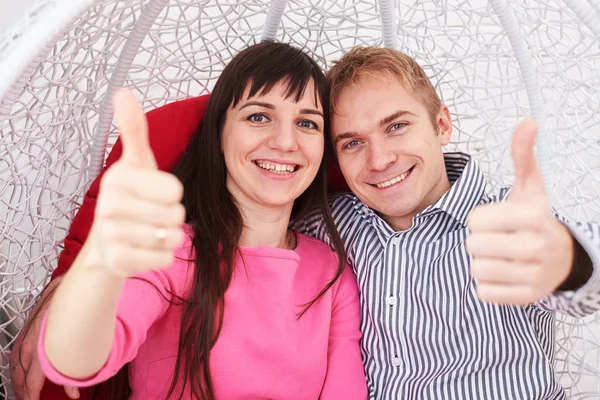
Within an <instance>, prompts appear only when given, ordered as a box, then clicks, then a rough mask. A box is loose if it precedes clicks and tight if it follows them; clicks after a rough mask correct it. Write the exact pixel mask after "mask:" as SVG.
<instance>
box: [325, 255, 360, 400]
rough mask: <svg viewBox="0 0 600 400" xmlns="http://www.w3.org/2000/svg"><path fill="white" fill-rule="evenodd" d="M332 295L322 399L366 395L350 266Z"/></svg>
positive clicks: (353, 399) (354, 398)
mask: <svg viewBox="0 0 600 400" xmlns="http://www.w3.org/2000/svg"><path fill="white" fill-rule="evenodd" d="M338 283H339V286H338V288H337V291H336V293H335V295H334V298H333V302H334V303H333V308H332V316H331V328H330V331H329V350H328V360H327V376H326V377H325V384H324V385H323V390H322V391H321V396H320V399H321V400H330V399H347V400H365V399H367V398H368V394H367V383H366V378H365V371H364V367H363V363H362V358H361V355H360V344H359V341H360V338H361V332H360V304H359V301H358V287H357V284H356V278H355V276H354V273H353V272H352V270H351V269H350V267H348V266H347V267H346V269H345V271H344V273H343V274H342V276H341V277H340V280H339V282H338Z"/></svg>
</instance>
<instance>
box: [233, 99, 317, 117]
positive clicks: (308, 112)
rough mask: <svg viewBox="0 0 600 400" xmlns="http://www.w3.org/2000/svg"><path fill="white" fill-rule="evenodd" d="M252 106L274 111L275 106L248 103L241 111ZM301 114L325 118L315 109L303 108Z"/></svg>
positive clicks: (259, 102) (262, 103)
mask: <svg viewBox="0 0 600 400" xmlns="http://www.w3.org/2000/svg"><path fill="white" fill-rule="evenodd" d="M250 106H259V107H264V108H268V109H270V110H274V109H275V106H274V105H273V104H271V103H265V102H262V101H254V100H251V101H248V102H247V103H244V105H243V106H241V107H240V108H239V109H240V110H242V109H244V108H246V107H250ZM300 113H301V114H315V115H319V116H320V117H321V118H323V119H324V118H325V116H324V115H323V113H322V112H321V111H319V110H316V109H314V108H303V109H301V110H300Z"/></svg>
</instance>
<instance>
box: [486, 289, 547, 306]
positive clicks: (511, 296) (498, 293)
mask: <svg viewBox="0 0 600 400" xmlns="http://www.w3.org/2000/svg"><path fill="white" fill-rule="evenodd" d="M477 296H478V297H479V299H480V300H482V301H485V302H488V303H497V304H510V305H519V306H526V305H528V304H531V303H533V302H534V301H536V300H537V299H538V298H539V297H540V294H539V293H538V292H537V291H536V290H535V289H534V288H532V287H531V286H527V285H503V284H479V283H478V284H477Z"/></svg>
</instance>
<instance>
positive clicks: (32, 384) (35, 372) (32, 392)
mask: <svg viewBox="0 0 600 400" xmlns="http://www.w3.org/2000/svg"><path fill="white" fill-rule="evenodd" d="M45 381H46V377H45V376H44V372H42V367H41V366H40V363H39V362H38V361H37V360H35V361H33V362H32V363H31V365H30V367H29V370H28V371H27V377H26V378H25V399H27V400H39V399H40V393H41V392H42V388H43V387H44V382H45Z"/></svg>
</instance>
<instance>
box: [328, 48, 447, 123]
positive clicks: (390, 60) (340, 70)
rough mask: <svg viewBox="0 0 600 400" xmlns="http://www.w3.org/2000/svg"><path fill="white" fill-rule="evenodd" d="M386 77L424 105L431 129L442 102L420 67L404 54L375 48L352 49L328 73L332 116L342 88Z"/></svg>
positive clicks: (435, 121)
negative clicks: (364, 79)
mask: <svg viewBox="0 0 600 400" xmlns="http://www.w3.org/2000/svg"><path fill="white" fill-rule="evenodd" d="M385 75H388V76H391V77H393V78H396V79H398V81H399V82H400V84H401V85H402V86H403V87H404V89H406V91H407V92H408V93H409V94H410V95H411V96H413V97H414V98H415V99H417V101H419V102H420V103H421V104H422V105H423V106H425V108H426V110H427V113H428V114H429V117H430V118H431V122H432V123H433V126H437V116H438V113H439V111H440V106H441V101H440V98H439V96H438V95H437V93H436V91H435V89H434V87H433V84H432V83H431V81H430V80H429V78H428V77H427V75H426V74H425V71H424V70H423V68H421V66H420V65H419V64H418V63H417V62H416V61H415V60H414V59H413V58H411V57H409V56H407V55H406V54H404V53H401V52H399V51H397V50H392V49H386V48H381V47H374V46H370V47H362V46H359V47H354V48H353V49H352V50H350V51H349V52H348V53H346V54H345V55H344V56H343V57H342V58H341V59H339V60H338V61H336V62H335V63H334V65H333V67H332V68H331V69H330V70H329V71H328V72H327V74H326V76H327V82H328V83H329V88H330V95H329V99H330V107H331V111H332V113H334V112H335V111H336V101H337V99H338V97H339V95H340V93H341V92H342V90H343V89H345V88H346V87H348V86H350V85H352V84H354V83H356V82H357V81H359V80H360V79H361V78H364V77H369V76H372V77H382V76H385Z"/></svg>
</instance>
